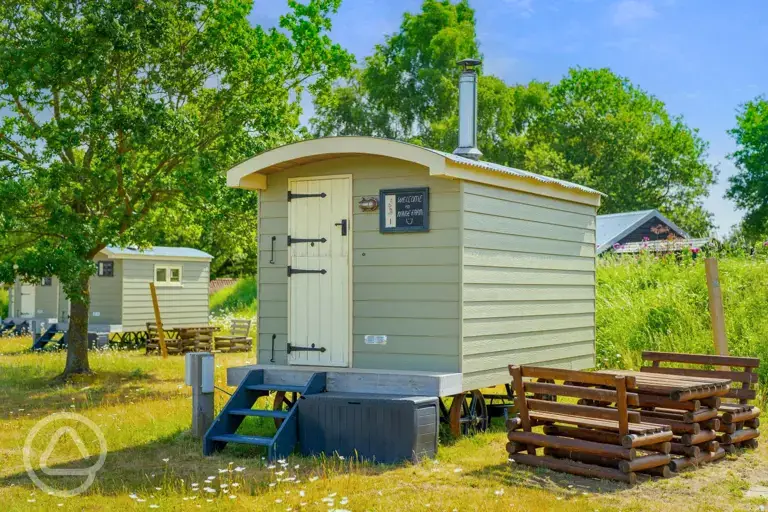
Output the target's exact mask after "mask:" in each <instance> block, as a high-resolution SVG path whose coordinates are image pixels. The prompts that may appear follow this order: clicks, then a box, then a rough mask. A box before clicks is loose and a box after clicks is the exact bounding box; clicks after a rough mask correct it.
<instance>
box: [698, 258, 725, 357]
mask: <svg viewBox="0 0 768 512" xmlns="http://www.w3.org/2000/svg"><path fill="white" fill-rule="evenodd" d="M704 269H705V271H706V274H707V290H708V292H709V316H710V319H711V321H712V338H713V341H714V343H715V353H716V354H717V355H720V356H727V355H728V338H727V337H726V334H725V313H724V312H723V292H722V289H721V288H720V273H719V271H718V268H717V259H716V258H706V259H705V260H704ZM719 369H720V370H725V369H727V368H726V367H719Z"/></svg>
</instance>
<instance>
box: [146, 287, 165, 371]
mask: <svg viewBox="0 0 768 512" xmlns="http://www.w3.org/2000/svg"><path fill="white" fill-rule="evenodd" d="M149 293H150V294H152V307H153V308H154V309H155V323H156V324H157V339H158V343H159V344H160V353H161V354H162V355H163V359H167V358H168V347H166V346H165V331H163V321H162V319H161V318H160V304H159V303H158V302H157V290H155V283H149Z"/></svg>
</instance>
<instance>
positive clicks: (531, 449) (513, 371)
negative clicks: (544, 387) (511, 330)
mask: <svg viewBox="0 0 768 512" xmlns="http://www.w3.org/2000/svg"><path fill="white" fill-rule="evenodd" d="M509 374H510V375H511V376H512V388H513V389H514V390H515V405H516V406H517V414H518V415H519V416H520V421H521V422H522V424H523V431H524V432H530V431H531V418H530V416H528V403H527V401H526V398H525V386H524V384H523V370H522V369H521V368H520V367H519V366H513V365H509ZM510 441H512V439H510ZM526 447H527V448H528V453H529V454H531V455H536V445H534V444H533V443H526Z"/></svg>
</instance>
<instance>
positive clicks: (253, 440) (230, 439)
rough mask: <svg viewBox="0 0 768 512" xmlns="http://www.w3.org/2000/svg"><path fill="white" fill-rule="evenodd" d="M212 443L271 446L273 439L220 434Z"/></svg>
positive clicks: (213, 437)
mask: <svg viewBox="0 0 768 512" xmlns="http://www.w3.org/2000/svg"><path fill="white" fill-rule="evenodd" d="M211 441H219V442H223V443H238V444H250V445H254V446H270V445H271V444H272V442H273V439H272V438H271V437H260V436H241V435H239V434H220V435H218V436H212V437H211Z"/></svg>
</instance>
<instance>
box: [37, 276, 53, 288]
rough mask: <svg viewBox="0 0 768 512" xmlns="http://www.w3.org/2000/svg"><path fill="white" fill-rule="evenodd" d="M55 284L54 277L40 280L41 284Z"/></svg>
mask: <svg viewBox="0 0 768 512" xmlns="http://www.w3.org/2000/svg"><path fill="white" fill-rule="evenodd" d="M52 284H53V279H52V278H50V277H44V278H43V280H42V281H41V282H40V286H51V285H52Z"/></svg>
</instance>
